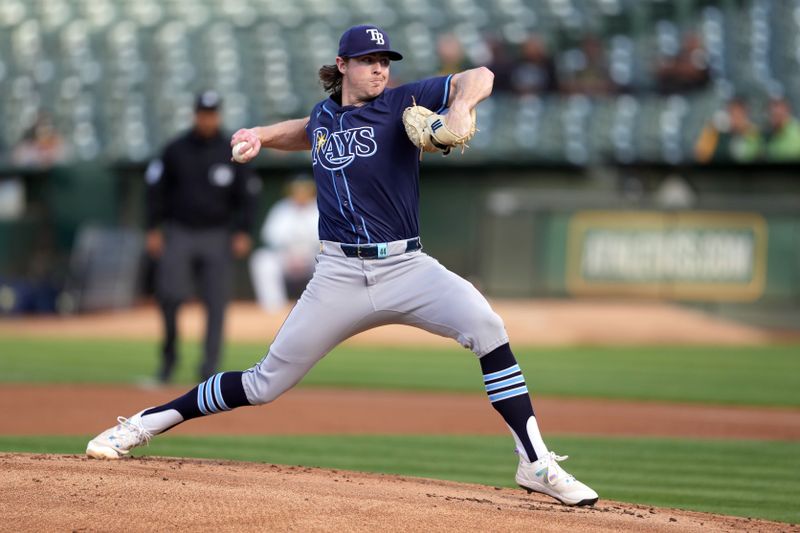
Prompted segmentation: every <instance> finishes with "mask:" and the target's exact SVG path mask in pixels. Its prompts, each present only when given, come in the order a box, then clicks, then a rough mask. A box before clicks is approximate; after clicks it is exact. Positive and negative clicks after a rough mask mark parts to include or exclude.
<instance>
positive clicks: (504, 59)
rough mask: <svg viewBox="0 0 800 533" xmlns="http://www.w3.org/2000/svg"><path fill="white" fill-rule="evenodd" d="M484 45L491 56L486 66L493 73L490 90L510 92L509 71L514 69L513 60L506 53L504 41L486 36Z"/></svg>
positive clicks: (506, 47) (506, 48)
mask: <svg viewBox="0 0 800 533" xmlns="http://www.w3.org/2000/svg"><path fill="white" fill-rule="evenodd" d="M486 47H487V48H488V49H489V53H490V54H491V56H492V58H491V60H490V61H489V64H487V65H486V66H487V67H488V68H489V70H491V71H492V73H493V74H494V84H493V86H492V92H494V93H507V92H511V90H512V87H511V73H512V72H513V71H514V61H513V60H512V59H511V57H509V55H508V46H507V45H506V42H505V41H503V40H502V39H499V38H497V37H495V36H493V35H489V36H487V37H486Z"/></svg>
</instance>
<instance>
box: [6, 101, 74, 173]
mask: <svg viewBox="0 0 800 533" xmlns="http://www.w3.org/2000/svg"><path fill="white" fill-rule="evenodd" d="M67 155H68V154H67V145H66V143H65V142H64V138H63V137H62V136H61V134H59V133H58V130H56V127H55V125H54V124H53V121H52V119H51V118H50V116H49V115H48V114H47V113H45V112H44V111H41V112H39V114H38V115H37V116H36V120H35V121H34V123H33V125H31V127H30V128H29V129H28V130H27V131H26V132H25V133H24V134H23V136H22V139H20V141H19V143H18V144H17V145H16V146H15V147H14V149H13V151H12V153H11V162H12V163H13V164H14V165H16V166H20V167H40V168H48V167H52V166H53V165H57V164H59V163H63V162H64V161H66V159H67Z"/></svg>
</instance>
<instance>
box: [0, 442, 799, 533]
mask: <svg viewBox="0 0 800 533" xmlns="http://www.w3.org/2000/svg"><path fill="white" fill-rule="evenodd" d="M0 471H2V472H3V475H2V476H0V516H3V518H4V519H3V521H2V523H0V530H7V531H11V530H14V531H53V530H59V531H62V530H64V531H94V530H105V531H114V530H116V531H141V530H166V531H177V530H186V531H241V530H248V531H266V530H270V531H275V530H280V531H286V530H293V531H310V530H314V531H533V530H535V531H559V532H563V531H621V530H626V531H661V530H669V531H676V532H677V531H681V532H683V531H700V530H705V531H708V530H743V529H749V530H752V529H759V530H786V529H787V528H789V527H790V526H789V525H788V524H780V523H776V522H762V521H754V520H747V519H743V518H733V517H725V516H715V515H710V514H704V513H694V512H687V511H676V510H672V509H658V508H651V507H647V506H640V505H631V504H624V503H617V502H610V501H603V500H601V501H600V502H599V503H598V504H597V505H596V506H595V507H594V508H579V509H576V508H570V507H565V506H562V505H560V504H557V503H554V502H553V500H550V499H548V498H546V497H539V496H528V495H527V494H525V493H524V492H523V491H522V490H514V489H500V488H494V487H486V486H482V485H469V484H465V483H452V482H447V481H436V480H428V479H419V478H408V477H399V476H389V475H380V474H363V473H357V472H345V471H336V470H323V469H317V468H305V467H296V466H276V465H267V464H259V463H239V462H230V461H211V460H196V459H192V460H187V459H166V458H152V457H149V458H141V459H127V460H121V461H114V462H104V461H95V460H89V459H85V458H83V457H77V456H60V455H28V454H0ZM601 496H602V495H601Z"/></svg>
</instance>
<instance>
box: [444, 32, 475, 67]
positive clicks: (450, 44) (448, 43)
mask: <svg viewBox="0 0 800 533" xmlns="http://www.w3.org/2000/svg"><path fill="white" fill-rule="evenodd" d="M436 53H437V54H438V56H439V72H438V75H439V76H447V75H449V74H455V73H456V72H461V71H462V70H466V69H468V68H471V67H472V65H471V64H470V61H469V60H468V59H467V56H466V55H465V54H464V47H463V46H461V41H459V40H458V37H456V35H455V34H453V33H443V34H441V35H440V36H439V39H438V40H437V41H436Z"/></svg>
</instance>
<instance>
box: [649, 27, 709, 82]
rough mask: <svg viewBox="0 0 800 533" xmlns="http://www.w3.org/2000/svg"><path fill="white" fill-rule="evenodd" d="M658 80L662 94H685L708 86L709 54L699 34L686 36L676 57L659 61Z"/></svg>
mask: <svg viewBox="0 0 800 533" xmlns="http://www.w3.org/2000/svg"><path fill="white" fill-rule="evenodd" d="M656 80H657V82H658V90H659V92H661V93H662V94H674V93H685V92H690V91H695V90H698V89H703V88H705V87H706V86H707V85H708V82H709V80H710V74H709V67H708V54H707V53H706V50H705V48H703V42H702V40H701V39H700V36H699V35H698V34H697V33H694V32H692V33H689V34H687V35H686V37H685V38H684V39H683V43H682V44H681V48H680V50H678V53H677V54H676V55H674V56H665V57H662V58H661V59H660V60H659V62H658V66H657V68H656Z"/></svg>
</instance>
